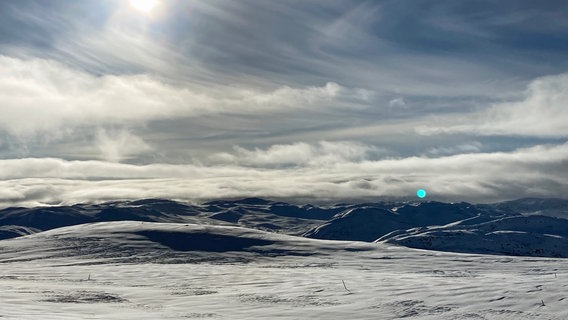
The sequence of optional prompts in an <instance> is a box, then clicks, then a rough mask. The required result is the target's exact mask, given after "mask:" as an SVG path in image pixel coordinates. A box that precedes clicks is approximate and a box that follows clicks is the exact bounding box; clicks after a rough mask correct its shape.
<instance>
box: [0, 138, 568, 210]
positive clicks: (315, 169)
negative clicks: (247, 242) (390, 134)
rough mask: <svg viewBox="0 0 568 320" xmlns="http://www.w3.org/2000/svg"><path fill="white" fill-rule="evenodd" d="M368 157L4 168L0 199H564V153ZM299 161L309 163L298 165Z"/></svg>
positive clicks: (296, 149) (278, 154)
mask: <svg viewBox="0 0 568 320" xmlns="http://www.w3.org/2000/svg"><path fill="white" fill-rule="evenodd" d="M330 150H341V152H330ZM372 152H374V150H373V148H371V147H366V146H362V145H361V144H358V143H349V142H342V143H329V142H321V143H319V144H318V145H307V144H304V143H296V144H292V145H287V146H282V145H280V146H273V147H271V148H268V149H266V150H246V149H241V148H238V149H236V150H235V152H234V153H232V154H227V155H225V157H224V159H227V160H229V162H230V163H227V164H224V165H220V164H201V165H167V164H152V165H144V166H139V165H129V164H118V163H115V164H112V163H108V162H101V161H66V160H61V159H17V160H2V161H0V168H1V169H0V179H1V182H0V190H3V191H2V195H1V197H0V198H1V199H3V200H2V205H3V206H12V205H38V204H60V203H67V204H69V203H77V202H91V201H108V200H118V199H137V198H152V197H162V198H173V199H178V200H185V201H200V200H207V199H214V198H220V197H221V198H225V197H227V198H234V197H249V196H260V197H268V198H280V199H286V200H290V201H300V200H304V201H312V202H333V201H344V200H351V201H363V200H371V201H372V200H378V199H384V198H397V199H413V198H414V193H415V191H416V190H417V189H419V188H425V189H426V190H428V194H429V198H430V199H435V200H444V201H473V202H477V201H485V202H487V201H497V200H503V199H513V198H518V197H528V196H539V197H562V196H563V195H564V194H565V193H566V192H568V144H562V145H551V146H539V147H532V148H528V149H519V150H516V151H514V152H510V153H500V152H498V153H477V154H467V155H455V156H445V157H437V158H427V157H410V158H403V159H384V160H375V161H372V160H367V159H366V158H367V157H368V154H369V153H372ZM251 154H255V155H254V156H252V157H251ZM305 154H309V159H310V161H306V158H304V157H302V156H298V155H305ZM287 155H292V156H291V157H290V156H287ZM229 156H230V157H229ZM330 156H333V157H334V158H333V159H332V161H329V160H330V159H329V157H330ZM251 159H252V160H251ZM318 159H319V160H318ZM217 160H218V159H217ZM252 162H254V163H252ZM236 163H242V164H245V165H246V166H244V165H239V164H236ZM291 164H294V166H291ZM276 165H279V166H280V168H277V169H275V168H274V166H276Z"/></svg>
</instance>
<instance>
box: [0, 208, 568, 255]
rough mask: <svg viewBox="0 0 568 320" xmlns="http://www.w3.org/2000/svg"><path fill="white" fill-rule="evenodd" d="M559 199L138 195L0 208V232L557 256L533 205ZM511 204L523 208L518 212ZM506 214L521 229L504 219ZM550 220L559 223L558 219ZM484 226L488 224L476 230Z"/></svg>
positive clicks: (555, 241) (555, 238) (559, 240)
mask: <svg viewBox="0 0 568 320" xmlns="http://www.w3.org/2000/svg"><path fill="white" fill-rule="evenodd" d="M565 202H566V201H565V200H559V199H550V200H543V199H521V200H518V201H516V202H506V203H502V204H492V205H473V204H469V203H440V202H433V201H425V202H414V203H412V202H411V203H397V202H379V203H363V204H337V205H333V206H325V207H318V206H314V205H309V204H304V205H294V204H288V203H283V202H277V201H270V200H264V199H259V198H247V199H241V200H216V201H212V202H208V203H203V204H200V205H195V204H187V203H179V202H175V201H171V200H163V199H146V200H138V201H122V202H121V201H117V202H111V203H103V204H86V205H74V206H61V207H42V208H8V209H4V210H0V227H2V228H3V229H0V238H10V237H18V236H21V235H26V234H29V233H34V232H38V231H44V230H50V229H54V228H59V227H65V226H72V225H79V224H84V223H93V222H108V221H126V220H128V221H144V222H160V223H183V224H199V225H219V226H240V227H246V228H252V229H257V230H264V231H270V232H272V233H278V234H288V235H303V236H305V237H308V238H314V239H327V240H355V241H368V242H372V241H375V240H377V239H380V240H381V241H389V242H390V243H396V244H400V245H408V246H411V247H417V248H426V249H432V250H449V251H457V252H476V253H498V254H520V255H538V256H554V257H556V256H560V257H565V256H566V254H565V251H564V250H563V249H555V248H557V247H558V248H562V247H563V246H564V244H565V242H564V241H565V236H564V235H561V234H558V232H556V233H551V232H550V226H549V225H546V223H549V220H546V219H544V218H537V219H533V215H534V213H535V212H552V211H551V210H553V211H554V210H556V211H554V212H558V210H561V209H562V205H563V204H564V203H565ZM519 208H523V210H524V211H522V212H518V211H517V209H519ZM537 209H538V210H537ZM535 210H536V211H535ZM521 213H522V214H521ZM509 218H511V219H509ZM513 218H514V219H513ZM512 221H514V223H515V224H517V225H519V226H525V228H524V229H522V230H519V229H518V228H513V227H512V226H510V225H507V223H509V224H510V223H512ZM541 221H547V222H546V223H540V222H541ZM551 221H552V220H551ZM553 221H556V222H557V225H558V226H561V227H560V228H564V226H565V223H564V222H565V221H566V220H553ZM556 222H555V223H556ZM488 223H489V224H488ZM553 224H554V223H553ZM487 225H492V226H493V227H494V229H492V230H485V229H483V228H486V226H487ZM513 231H514V232H515V233H513Z"/></svg>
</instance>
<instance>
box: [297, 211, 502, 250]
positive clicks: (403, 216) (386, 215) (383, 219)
mask: <svg viewBox="0 0 568 320" xmlns="http://www.w3.org/2000/svg"><path fill="white" fill-rule="evenodd" d="M504 215H507V214H503V213H501V212H494V211H491V210H481V209H478V208H476V207H475V206H473V205H471V204H468V203H457V204H449V203H440V202H423V203H418V204H400V205H398V206H396V207H392V209H390V210H389V209H385V208H384V207H381V206H376V205H362V206H357V207H356V208H353V209H348V210H346V211H344V212H342V213H340V214H337V215H335V216H334V218H333V219H332V220H330V221H329V222H326V223H324V224H322V225H319V226H317V227H316V228H313V229H312V230H310V231H308V232H306V233H305V234H304V236H306V237H309V238H315V239H337V240H358V241H374V240H376V239H378V238H380V237H382V236H384V235H386V234H388V233H391V232H393V231H397V230H407V229H411V228H416V227H426V226H440V225H446V224H448V223H455V222H460V223H463V224H467V223H475V222H476V223H479V222H484V221H490V220H493V219H496V218H500V217H503V216H504ZM509 215H513V214H512V213H511V214H509Z"/></svg>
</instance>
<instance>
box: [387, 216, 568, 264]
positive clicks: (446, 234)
mask: <svg viewBox="0 0 568 320" xmlns="http://www.w3.org/2000/svg"><path fill="white" fill-rule="evenodd" d="M377 242H382V243H391V244H398V245H403V246H408V247H411V248H419V249H428V250H440V251H452V252H470V253H486V254H504V255H518V256H542V257H562V258H568V220H565V219H557V218H552V217H545V216H530V217H509V218H504V219H498V220H495V221H490V222H486V223H482V224H478V225H460V224H456V225H449V226H443V227H428V228H415V229H411V230H407V231H406V232H400V233H397V234H390V235H386V236H384V237H382V238H380V239H378V240H377Z"/></svg>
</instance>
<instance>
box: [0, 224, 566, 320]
mask: <svg viewBox="0 0 568 320" xmlns="http://www.w3.org/2000/svg"><path fill="white" fill-rule="evenodd" d="M567 270H568V260H566V259H542V258H526V257H523V258H521V257H503V256H484V255H470V254H456V253H442V252H435V251H423V250H415V249H408V248H404V247H399V246H391V245H388V244H378V243H363V242H349V241H326V240H315V239H307V238H299V237H292V236H287V235H281V234H273V233H267V232H262V231H258V230H251V229H246V228H240V227H233V226H205V225H195V224H179V223H152V222H133V221H129V222H104V223H95V224H84V225H79V226H71V227H65V228H60V229H54V230H51V231H47V232H42V233H38V234H33V235H30V236H25V237H19V238H15V239H9V240H3V241H0V288H2V290H0V318H1V319H10V320H32V319H33V320H37V319H47V320H69V319H73V320H76V319H109V320H110V319H120V320H130V319H135V320H149V319H152V320H155V319H176V320H177V319H232V320H239V319H283V320H291V319H327V320H336V319H338V320H339V319H341V320H343V319H384V320H394V319H416V320H434V319H485V320H497V319H499V320H503V319H505V320H534V319H548V320H565V319H568V295H567V290H566V289H567V288H568V273H567Z"/></svg>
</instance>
